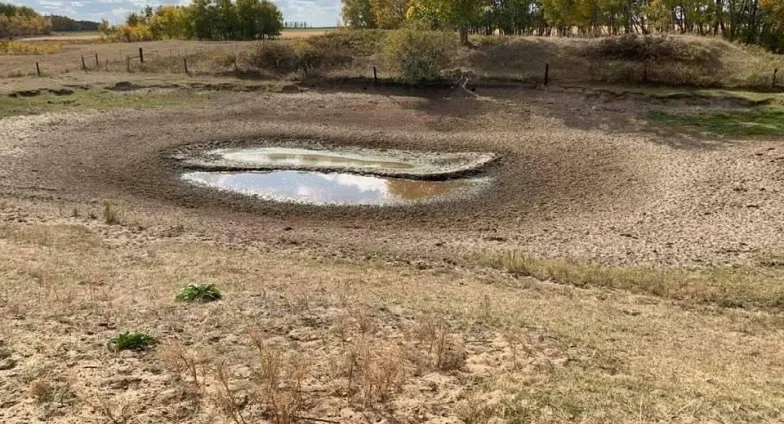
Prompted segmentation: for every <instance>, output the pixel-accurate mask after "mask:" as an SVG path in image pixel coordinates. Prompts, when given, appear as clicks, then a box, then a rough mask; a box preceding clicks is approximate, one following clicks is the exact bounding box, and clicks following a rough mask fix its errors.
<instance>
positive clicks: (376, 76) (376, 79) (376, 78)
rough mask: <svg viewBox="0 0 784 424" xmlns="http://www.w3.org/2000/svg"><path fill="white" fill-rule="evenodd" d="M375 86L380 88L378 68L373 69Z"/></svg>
mask: <svg viewBox="0 0 784 424" xmlns="http://www.w3.org/2000/svg"><path fill="white" fill-rule="evenodd" d="M373 85H375V86H378V75H377V74H376V67H375V66H374V67H373Z"/></svg>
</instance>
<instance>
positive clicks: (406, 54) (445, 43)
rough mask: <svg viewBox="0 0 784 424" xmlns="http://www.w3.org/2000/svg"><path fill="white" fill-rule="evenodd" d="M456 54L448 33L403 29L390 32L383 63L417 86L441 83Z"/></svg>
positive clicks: (385, 41)
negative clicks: (435, 82)
mask: <svg viewBox="0 0 784 424" xmlns="http://www.w3.org/2000/svg"><path fill="white" fill-rule="evenodd" d="M456 50H457V40H456V39H455V37H454V35H453V34H451V33H445V32H438V31H425V30H420V29H415V28H404V29H400V30H396V31H392V32H390V33H389V35H387V37H386V39H384V45H383V48H382V54H383V57H384V62H385V63H386V65H387V66H388V67H389V68H390V69H391V70H393V71H396V72H399V73H400V76H401V78H402V79H403V81H405V82H407V83H409V84H419V83H422V82H426V81H433V80H438V79H441V72H442V71H443V70H444V69H447V68H449V66H450V64H451V62H452V58H453V57H454V55H455V52H456Z"/></svg>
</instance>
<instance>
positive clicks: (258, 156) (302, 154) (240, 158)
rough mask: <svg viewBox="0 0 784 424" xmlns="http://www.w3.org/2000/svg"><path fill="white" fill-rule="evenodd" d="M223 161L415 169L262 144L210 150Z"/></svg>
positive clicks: (384, 160)
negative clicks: (247, 147)
mask: <svg viewBox="0 0 784 424" xmlns="http://www.w3.org/2000/svg"><path fill="white" fill-rule="evenodd" d="M210 153H211V154H213V155H216V156H219V157H221V158H222V159H224V160H229V161H233V162H241V163H249V164H254V165H263V166H274V167H312V168H337V167H342V168H347V167H351V168H371V169H397V170H401V169H412V168H414V165H412V164H410V163H406V162H400V161H394V160H390V159H388V158H380V157H373V156H365V155H362V156H360V155H355V154H350V153H340V152H329V151H322V150H309V149H291V148H283V147H263V148H252V149H226V150H215V151H212V152H210Z"/></svg>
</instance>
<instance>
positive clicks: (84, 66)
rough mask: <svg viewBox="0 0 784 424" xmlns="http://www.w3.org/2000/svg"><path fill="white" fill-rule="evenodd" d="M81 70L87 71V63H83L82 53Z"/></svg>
mask: <svg viewBox="0 0 784 424" xmlns="http://www.w3.org/2000/svg"><path fill="white" fill-rule="evenodd" d="M82 70H83V71H87V65H85V64H84V55H82Z"/></svg>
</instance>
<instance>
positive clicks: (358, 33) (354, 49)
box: [307, 29, 385, 56]
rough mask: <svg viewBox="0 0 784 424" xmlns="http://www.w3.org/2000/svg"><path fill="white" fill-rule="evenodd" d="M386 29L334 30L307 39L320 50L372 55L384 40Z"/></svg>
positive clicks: (352, 54) (354, 54) (350, 54)
mask: <svg viewBox="0 0 784 424" xmlns="http://www.w3.org/2000/svg"><path fill="white" fill-rule="evenodd" d="M384 34H385V31H383V30H379V29H352V30H339V31H332V32H329V33H327V34H324V35H320V36H317V37H310V38H308V39H307V42H308V44H310V45H311V46H313V47H314V48H316V49H317V50H320V51H332V52H342V53H344V54H346V55H348V56H372V55H374V54H376V53H377V52H378V50H379V48H380V46H381V42H382V41H383V40H384Z"/></svg>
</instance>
